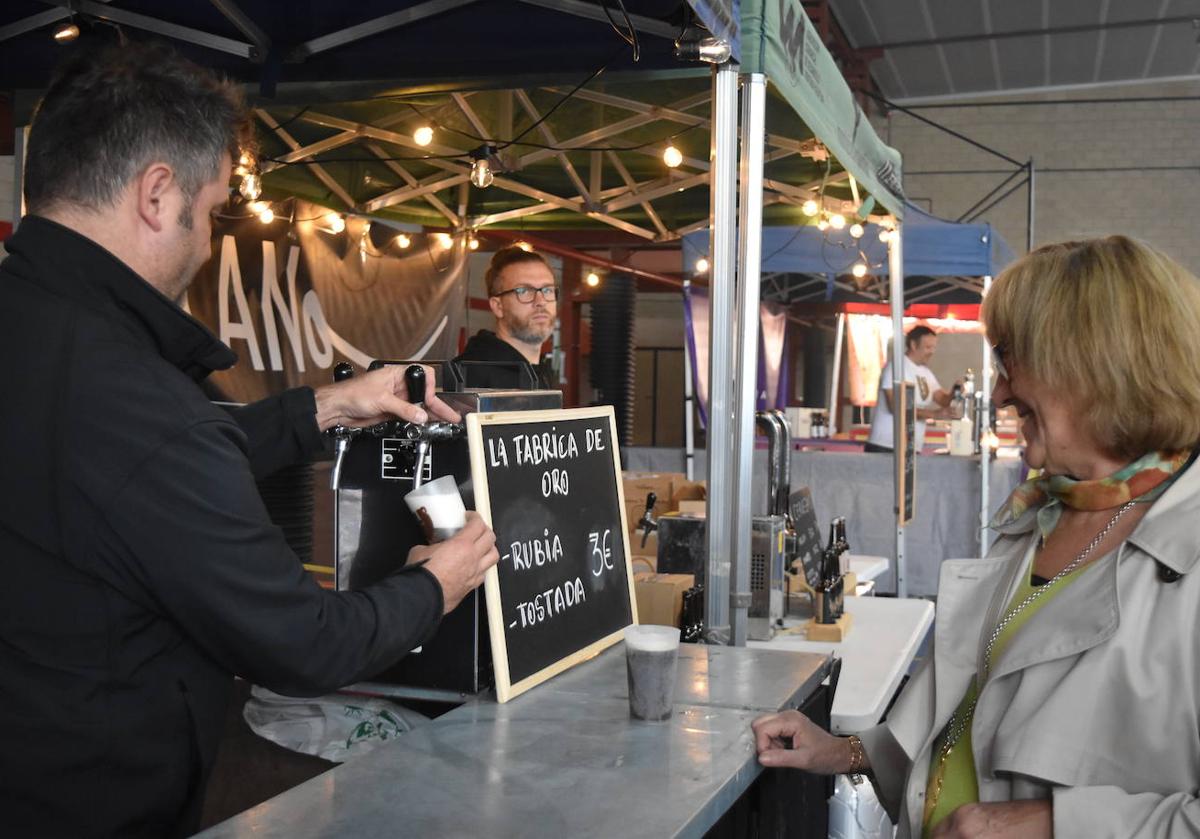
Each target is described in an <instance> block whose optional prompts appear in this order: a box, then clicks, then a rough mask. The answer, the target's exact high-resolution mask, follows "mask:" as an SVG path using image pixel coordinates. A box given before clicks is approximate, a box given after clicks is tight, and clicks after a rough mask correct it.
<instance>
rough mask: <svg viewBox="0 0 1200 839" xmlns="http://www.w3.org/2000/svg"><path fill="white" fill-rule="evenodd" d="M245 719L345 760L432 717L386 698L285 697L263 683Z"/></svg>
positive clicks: (253, 692)
mask: <svg viewBox="0 0 1200 839" xmlns="http://www.w3.org/2000/svg"><path fill="white" fill-rule="evenodd" d="M242 717H243V719H245V720H246V724H247V725H249V726H250V730H251V731H253V732H254V733H255V734H257V735H258V736H259V737H263V738H265V739H267V740H270V741H271V742H272V743H277V744H279V745H280V746H283V747H284V748H285V749H291V750H292V751H294V752H302V753H304V754H309V755H316V756H317V757H322V758H325V759H326V760H332V761H336V762H339V763H341V762H345V761H347V760H350V759H352V758H354V757H357V756H359V755H363V754H366V753H367V752H369V751H371V750H372V749H374V748H375V747H377V746H379V745H380V744H382V743H386V742H388V741H389V740H394V739H395V738H396V737H399V736H400V735H402V734H404V733H405V732H406V731H411V730H412V729H413V728H416V727H417V726H418V725H422V724H423V723H426V722H428V721H429V718H428V717H426V716H424V715H422V714H418V713H417V712H416V711H412V710H409V709H408V708H404V707H402V706H400V705H397V704H395V703H394V702H389V701H387V700H386V699H377V698H374V697H367V696H353V695H350V694H337V693H334V694H329V695H328V696H318V697H293V696H281V695H280V694H278V693H273V692H272V691H269V690H267V689H266V688H263V687H259V686H258V685H254V686H253V687H252V688H251V689H250V698H249V699H248V700H246V706H245V708H243V709H242Z"/></svg>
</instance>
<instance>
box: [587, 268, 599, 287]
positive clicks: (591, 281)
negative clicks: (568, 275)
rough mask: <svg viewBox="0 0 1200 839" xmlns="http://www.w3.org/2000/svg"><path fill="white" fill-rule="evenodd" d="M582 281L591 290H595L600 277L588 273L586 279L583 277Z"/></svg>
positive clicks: (591, 272) (593, 272)
mask: <svg viewBox="0 0 1200 839" xmlns="http://www.w3.org/2000/svg"><path fill="white" fill-rule="evenodd" d="M583 281H584V282H585V283H587V284H588V285H589V286H591V287H592V288H595V287H596V286H598V285H600V275H599V274H597V273H596V272H595V271H589V272H588V275H587V277H585V278H584V280H583Z"/></svg>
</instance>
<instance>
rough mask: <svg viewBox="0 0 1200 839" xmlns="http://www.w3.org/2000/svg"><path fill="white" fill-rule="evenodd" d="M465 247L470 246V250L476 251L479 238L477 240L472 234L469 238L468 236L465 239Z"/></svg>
mask: <svg viewBox="0 0 1200 839" xmlns="http://www.w3.org/2000/svg"><path fill="white" fill-rule="evenodd" d="M467 247H468V248H470V249H471V250H473V251H477V250H479V240H478V239H476V238H475V237H474V236H472V237H471V238H470V239H469V240H468V241H467Z"/></svg>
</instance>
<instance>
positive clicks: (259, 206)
mask: <svg viewBox="0 0 1200 839" xmlns="http://www.w3.org/2000/svg"><path fill="white" fill-rule="evenodd" d="M246 206H247V207H249V208H250V212H252V213H256V214H258V215H262V211H263V210H265V209H267V207H269V206H271V205H270V204H268V203H267V202H266V201H251V202H250V203H249V204H247V205H246Z"/></svg>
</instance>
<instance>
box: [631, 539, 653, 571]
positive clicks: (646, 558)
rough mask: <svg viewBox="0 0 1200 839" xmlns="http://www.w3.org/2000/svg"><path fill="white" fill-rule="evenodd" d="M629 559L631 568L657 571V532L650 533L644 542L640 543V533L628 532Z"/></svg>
mask: <svg viewBox="0 0 1200 839" xmlns="http://www.w3.org/2000/svg"><path fill="white" fill-rule="evenodd" d="M629 561H630V564H631V565H632V566H633V570H634V571H635V572H637V571H651V572H654V571H657V570H658V534H657V533H651V534H650V535H649V537H647V539H646V544H645V545H644V546H643V545H642V533H641V531H638V532H636V533H630V534H629Z"/></svg>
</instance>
